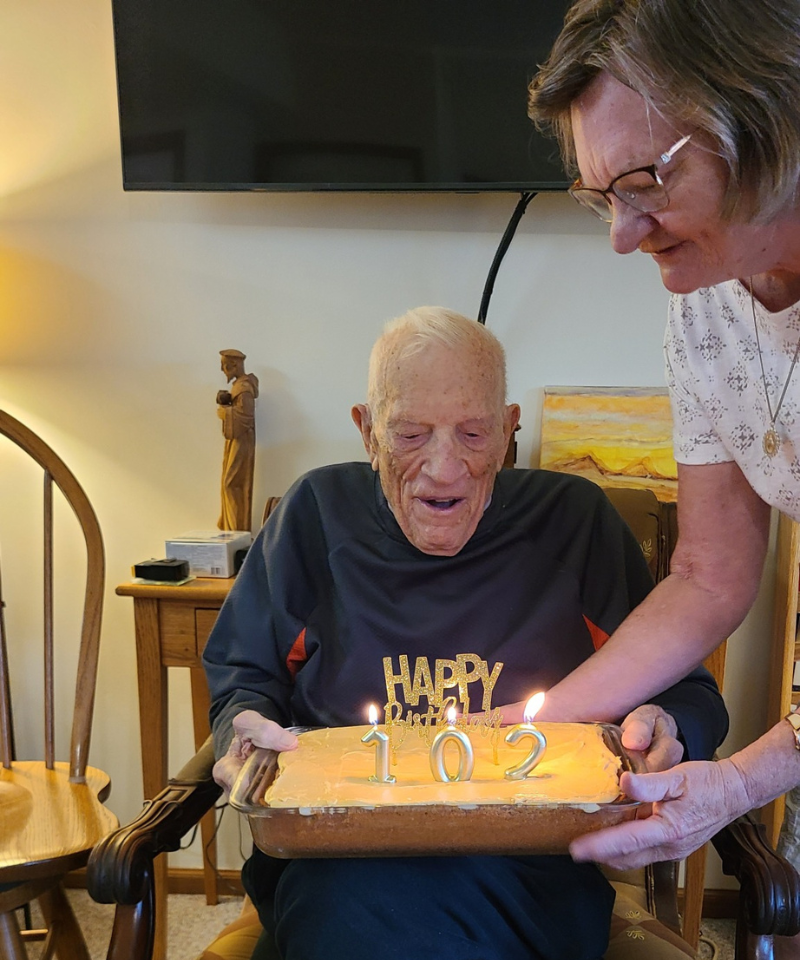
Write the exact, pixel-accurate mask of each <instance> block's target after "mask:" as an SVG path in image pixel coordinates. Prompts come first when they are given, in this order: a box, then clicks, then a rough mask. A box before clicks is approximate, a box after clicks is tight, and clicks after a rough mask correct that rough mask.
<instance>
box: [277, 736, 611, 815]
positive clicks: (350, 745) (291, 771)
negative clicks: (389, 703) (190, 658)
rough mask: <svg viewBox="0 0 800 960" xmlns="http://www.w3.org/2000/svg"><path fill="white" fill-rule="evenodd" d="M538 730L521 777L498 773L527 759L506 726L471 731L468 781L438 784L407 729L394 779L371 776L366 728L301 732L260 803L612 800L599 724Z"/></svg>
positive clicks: (426, 748)
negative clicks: (537, 746)
mask: <svg viewBox="0 0 800 960" xmlns="http://www.w3.org/2000/svg"><path fill="white" fill-rule="evenodd" d="M537 727H538V729H539V730H540V731H541V732H542V733H543V734H544V735H545V737H546V738H547V749H546V752H545V754H544V756H543V758H542V760H541V761H540V762H539V764H538V765H537V766H536V767H535V769H534V770H533V771H532V773H531V774H529V775H528V777H526V778H525V779H523V780H507V779H505V778H504V772H505V770H507V769H508V768H509V767H513V766H515V765H516V764H518V763H520V761H521V760H522V759H523V758H524V757H525V756H526V753H527V745H529V740H528V739H527V738H525V739H524V740H522V741H521V742H520V743H519V744H517V745H515V746H512V745H510V744H507V743H506V742H505V741H504V738H503V735H502V734H504V733H505V730H503V731H500V736H497V735H495V736H494V737H493V736H492V735H491V731H487V732H483V731H477V730H475V731H470V742H471V743H472V747H473V751H474V755H475V766H474V770H473V773H472V776H471V778H470V779H469V780H463V781H457V782H438V781H437V780H435V779H434V777H433V776H432V774H431V766H430V758H429V757H430V745H429V743H428V742H427V741H426V738H425V737H424V736H422V735H419V734H418V733H417V732H416V731H411V732H410V733H409V734H408V735H407V736H405V737H404V739H403V740H402V742H401V743H399V744H396V745H395V746H396V749H395V750H393V751H392V753H391V757H392V761H393V762H392V763H391V764H390V768H389V769H390V773H391V775H392V776H393V777H395V782H394V783H379V782H374V781H371V780H370V776H372V775H373V774H374V773H375V751H374V748H371V747H367V746H365V745H364V744H362V743H361V738H362V736H363V735H364V734H365V733H367V732H368V731H369V730H370V729H371V728H370V727H369V726H359V727H338V728H328V729H320V730H309V731H306V732H303V733H301V734H300V735H299V737H298V740H299V743H298V747H297V749H296V750H292V751H288V752H284V753H281V754H279V756H278V768H277V771H276V774H275V778H274V780H273V781H272V783H271V785H270V786H269V788H268V789H267V790H266V793H265V794H264V796H263V798H262V803H263V804H264V805H265V806H266V807H269V808H272V809H282V808H284V809H285V808H293V809H299V810H301V811H302V810H313V809H321V808H322V809H324V808H331V807H370V808H374V807H382V806H419V805H426V804H448V805H452V804H456V805H458V806H460V807H468V806H471V805H475V806H484V805H497V804H513V805H523V806H535V805H547V806H550V805H554V804H567V805H570V806H573V805H575V806H581V807H583V808H584V809H585V810H591V809H597V808H598V806H599V805H604V804H609V803H612V802H613V801H615V800H617V799H618V797H619V793H620V791H619V773H620V767H621V760H620V757H619V756H617V755H615V753H614V752H613V751H612V750H611V748H610V747H609V746H608V745H607V743H606V739H605V737H604V730H603V727H602V726H600V725H597V724H582V723H545V722H542V723H539V724H537ZM378 729H381V730H384V729H385V727H379V728H378ZM495 733H496V732H495ZM447 749H448V750H450V751H452V753H453V757H450V756H449V754H446V755H445V756H446V762H447V765H448V769H452V770H455V768H456V766H457V759H456V757H455V749H454V748H452V747H448V748H447Z"/></svg>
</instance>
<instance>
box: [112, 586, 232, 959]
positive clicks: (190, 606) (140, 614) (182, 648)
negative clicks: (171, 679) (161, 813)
mask: <svg viewBox="0 0 800 960" xmlns="http://www.w3.org/2000/svg"><path fill="white" fill-rule="evenodd" d="M232 584H233V580H232V579H230V580H223V579H220V578H217V579H203V578H196V579H194V580H190V581H189V583H185V584H183V585H182V586H156V585H153V584H143V583H123V584H120V585H119V586H118V587H117V591H116V592H117V594H118V595H119V596H121V597H133V615H134V621H135V626H136V663H137V676H138V685H139V729H140V732H141V738H142V776H143V785H144V796H145V799H150V798H151V797H154V796H155V795H156V794H157V793H158V792H159V791H160V790H162V789H163V788H164V787H165V786H166V783H167V777H168V768H167V761H168V755H167V754H168V743H169V740H168V714H167V693H168V676H167V669H168V668H169V667H188V669H189V673H190V677H191V690H192V723H193V727H194V744H195V749H199V748H200V747H201V746H202V744H203V743H204V741H205V740H206V738H207V737H208V735H209V733H210V732H211V731H210V728H209V723H208V709H209V705H210V697H209V693H208V686H207V685H206V678H205V674H204V672H203V666H202V663H201V660H200V657H201V655H202V653H203V648H204V647H205V645H206V641H207V640H208V635H209V633H210V632H211V628H212V627H213V626H214V622H215V620H216V619H217V614H218V613H219V609H220V607H221V606H222V602H223V601H224V599H225V597H227V595H228V591H229V590H230V588H231V586H232ZM200 831H201V837H202V843H203V883H204V887H205V894H206V902H207V903H209V904H215V903H217V899H218V898H217V880H216V842H215V840H214V811H213V810H212V811H209V813H207V814H206V816H205V817H203V819H202V821H201V823H200ZM155 873H156V877H155V879H156V942H155V949H154V952H153V957H154V960H164V958H165V957H166V942H167V941H166V934H167V926H166V920H167V858H166V857H165V856H162V857H159V858H158V860H157V861H156V865H155Z"/></svg>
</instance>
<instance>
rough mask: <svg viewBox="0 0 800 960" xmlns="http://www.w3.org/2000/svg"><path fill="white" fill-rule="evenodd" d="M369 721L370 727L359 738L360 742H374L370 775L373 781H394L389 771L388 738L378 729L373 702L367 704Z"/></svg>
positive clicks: (376, 710) (376, 714) (376, 711)
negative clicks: (372, 773) (373, 756)
mask: <svg viewBox="0 0 800 960" xmlns="http://www.w3.org/2000/svg"><path fill="white" fill-rule="evenodd" d="M369 722H370V723H371V724H372V729H371V730H368V731H367V732H366V733H365V734H364V736H363V737H362V738H361V742H362V743H366V744H371V743H374V744H375V776H373V777H370V780H372V781H373V783H394V782H395V779H394V777H393V776H392V775H391V774H390V773H389V738H388V736H387V735H386V734H385V733H384V732H383V730H379V729H378V708H377V707H376V706H375V704H374V703H371V704H370V705H369Z"/></svg>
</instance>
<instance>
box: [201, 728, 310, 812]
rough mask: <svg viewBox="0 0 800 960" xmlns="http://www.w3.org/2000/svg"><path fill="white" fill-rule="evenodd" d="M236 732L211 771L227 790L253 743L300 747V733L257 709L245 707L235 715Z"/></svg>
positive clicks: (276, 747) (280, 748)
mask: <svg viewBox="0 0 800 960" xmlns="http://www.w3.org/2000/svg"><path fill="white" fill-rule="evenodd" d="M233 731H234V736H233V740H231V745H230V746H229V747H228V752H227V753H226V754H225V756H224V757H220V758H219V760H217V762H216V763H215V764H214V769H213V770H212V772H211V775H212V776H213V777H214V780H215V781H216V782H217V783H218V784H219V785H220V786H221V787H222V789H223V790H224V791H225V793H226V794H228V793H230V791H231V788H232V787H233V784H234V783H235V782H236V778H237V777H238V776H239V771H240V770H241V769H242V767H243V766H244V762H245V760H246V759H247V758H248V757H249V756H250V754H251V753H252V752H253V748H254V747H269V748H270V749H272V750H278V751H281V750H295V749H297V737H296V736H295V735H294V734H293V733H290V732H289V731H288V730H284V729H283V727H281V726H279V725H278V724H277V723H275V721H274V720H267V718H266V717H262V716H261V714H260V713H256V711H255V710H243V711H242V713H237V714H236V716H235V717H234V718H233Z"/></svg>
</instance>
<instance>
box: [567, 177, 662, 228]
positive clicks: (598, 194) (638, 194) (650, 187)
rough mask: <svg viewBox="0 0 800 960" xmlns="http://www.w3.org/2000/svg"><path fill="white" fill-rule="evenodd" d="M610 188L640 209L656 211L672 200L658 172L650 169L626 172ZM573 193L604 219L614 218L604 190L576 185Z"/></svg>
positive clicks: (581, 202)
mask: <svg viewBox="0 0 800 960" xmlns="http://www.w3.org/2000/svg"><path fill="white" fill-rule="evenodd" d="M609 192H612V193H614V195H615V196H617V197H619V199H620V200H622V201H623V202H624V203H627V204H628V206H630V207H633V209H634V210H638V211H639V212H640V213H656V212H657V211H659V210H663V209H664V207H666V206H667V204H668V203H669V197H668V196H667V191H666V190H665V189H664V185H663V184H662V183H661V182H660V181H659V180H658V179H657V178H656V175H655V172H654V171H653V172H651V171H650V170H634V171H633V172H631V173H624V174H623V175H622V176H621V177H619V178H618V179H617V180H615V181H614V182H613V183H612V184H611V187H610V188H609ZM570 193H571V194H572V196H573V197H574V198H575V199H576V200H577V201H578V203H580V204H582V205H583V206H584V207H588V209H589V210H591V211H592V213H594V214H595V215H596V216H598V217H600V219H601V220H605V221H606V222H607V223H610V222H611V220H612V219H613V212H612V208H611V201H610V200H609V198H608V197H607V196H606V194H605V193H603V192H602V191H600V190H592V189H590V188H587V187H577V188H575V189H574V190H571V191H570Z"/></svg>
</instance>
